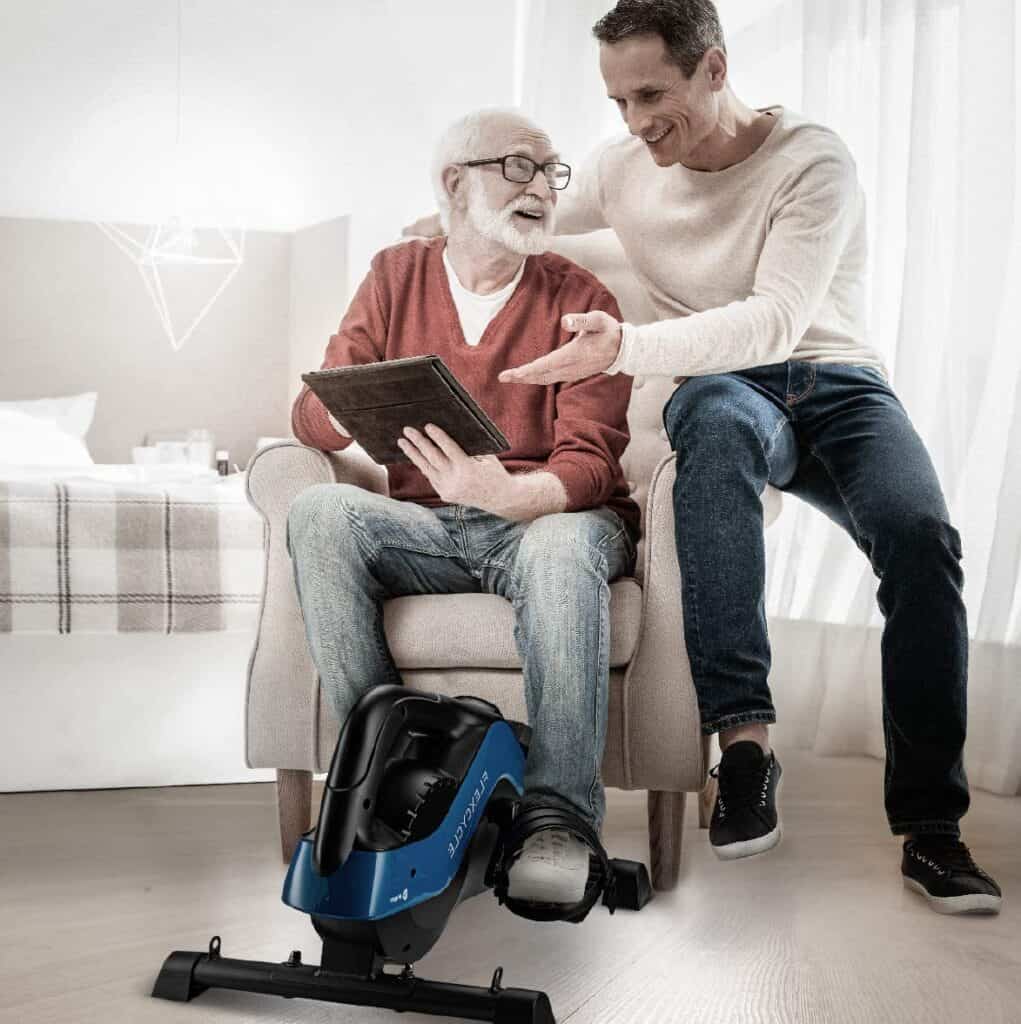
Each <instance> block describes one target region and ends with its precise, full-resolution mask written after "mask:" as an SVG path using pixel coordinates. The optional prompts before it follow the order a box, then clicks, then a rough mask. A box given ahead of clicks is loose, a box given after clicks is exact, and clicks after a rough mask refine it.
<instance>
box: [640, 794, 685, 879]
mask: <svg viewBox="0 0 1021 1024" xmlns="http://www.w3.org/2000/svg"><path fill="white" fill-rule="evenodd" d="M686 796H687V794H686V793H668V792H663V791H662V790H656V789H650V790H649V796H648V812H649V861H650V863H651V865H652V887H653V889H655V890H656V891H657V892H667V891H668V890H670V889H673V888H674V887H675V886H676V885H677V876H678V874H679V873H680V870H681V839H682V837H683V834H684V800H685V797H686Z"/></svg>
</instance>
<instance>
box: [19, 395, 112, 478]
mask: <svg viewBox="0 0 1021 1024" xmlns="http://www.w3.org/2000/svg"><path fill="white" fill-rule="evenodd" d="M5 404H6V403H0V465H2V464H7V465H11V466H92V465H94V463H93V461H92V456H91V455H89V450H88V448H86V447H85V442H84V441H82V439H81V438H80V437H74V436H73V435H72V434H68V433H66V432H65V431H63V430H61V429H60V427H59V426H58V425H57V422H56V420H53V419H42V418H40V417H38V416H29V415H28V414H27V413H24V412H20V411H18V410H16V409H7V408H3V407H2V406H3V405H5Z"/></svg>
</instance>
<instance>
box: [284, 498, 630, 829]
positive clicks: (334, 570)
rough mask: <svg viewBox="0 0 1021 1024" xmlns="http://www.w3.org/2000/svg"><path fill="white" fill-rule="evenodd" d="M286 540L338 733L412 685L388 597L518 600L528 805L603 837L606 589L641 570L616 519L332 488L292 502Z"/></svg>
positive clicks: (601, 511) (606, 514)
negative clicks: (399, 654) (364, 704)
mask: <svg viewBox="0 0 1021 1024" xmlns="http://www.w3.org/2000/svg"><path fill="white" fill-rule="evenodd" d="M287 535H288V550H289V551H290V553H291V558H292V561H293V563H294V574H295V581H296V584H297V588H298V599H299V602H300V604H301V609H302V613H303V615H304V619H305V631H306V635H307V638H308V645H309V650H310V651H311V653H312V658H313V660H314V662H315V664H316V668H317V669H318V670H319V677H320V680H321V683H322V686H323V688H324V690H325V692H326V694H327V695H328V697H329V699H330V702H331V704H332V706H333V710H334V712H335V713H336V715H337V719H338V721H340V722H343V721H344V720H345V719H346V718H347V715H348V714H349V712H350V711H351V709H352V707H353V706H354V704H355V703H356V701H357V700H358V698H359V697H360V696H361V695H362V694H363V693H365V692H366V691H367V690H370V689H371V688H372V687H374V686H377V685H379V684H381V683H401V681H402V680H401V677H400V675H399V673H398V671H397V667H396V666H395V664H394V661H393V658H392V656H391V654H390V649H389V647H388V645H387V642H386V636H385V634H384V632H383V619H382V611H381V602H382V601H383V600H385V599H386V598H390V597H401V596H404V595H408V594H460V593H489V594H499V595H500V596H501V597H505V598H506V599H507V600H508V601H510V602H511V603H512V605H513V606H514V613H515V627H514V640H515V643H516V644H517V649H518V652H519V654H520V656H521V662H522V667H523V674H524V684H525V700H526V704H527V708H528V718H529V722H530V724H531V726H532V742H531V746H530V748H529V753H528V760H527V763H526V766H525V794H526V796H525V803H526V804H527V803H533V802H540V801H541V802H547V803H552V804H556V805H559V806H561V807H565V808H566V809H568V810H572V811H574V813H576V814H579V815H580V816H581V817H583V818H584V819H585V820H586V821H587V822H588V823H589V824H591V825H593V826H594V827H595V828H596V829H599V828H600V827H601V826H602V822H603V817H604V814H605V797H604V794H603V787H602V783H601V781H600V777H599V773H600V766H601V764H602V759H603V748H604V745H605V741H606V715H607V702H608V689H609V671H610V670H609V660H610V628H609V583H610V582H611V581H612V580H614V579H616V578H617V577H619V576H623V575H627V574H630V573H632V572H633V571H634V561H635V543H634V540H633V539H632V538H631V537H630V536H629V534H628V531H627V529H626V528H625V526H624V524H623V522H622V521H621V519H620V517H619V516H618V515H617V513H616V512H614V511H612V510H611V509H608V508H597V509H592V510H590V511H586V512H568V513H558V514H555V515H548V516H542V517H540V518H539V519H536V520H533V521H532V522H528V523H520V522H514V521H511V520H508V519H502V518H501V517H499V516H495V515H492V514H491V513H489V512H483V511H482V510H481V509H477V508H472V507H470V506H465V505H445V506H441V507H439V508H426V507H424V506H422V505H418V504H416V503H414V502H408V501H395V500H393V499H392V498H388V497H385V496H383V495H379V494H373V493H371V492H369V491H365V490H362V489H361V488H359V487H355V486H352V485H349V484H322V485H319V486H315V487H310V488H308V489H307V490H305V491H303V492H302V493H301V494H300V495H299V496H298V497H297V499H295V501H294V503H293V504H292V506H291V510H290V514H289V516H288V520H287Z"/></svg>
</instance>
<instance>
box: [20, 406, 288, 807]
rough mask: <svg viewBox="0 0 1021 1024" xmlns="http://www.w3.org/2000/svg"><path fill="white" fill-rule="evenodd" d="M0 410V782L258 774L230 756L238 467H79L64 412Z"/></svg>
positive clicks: (254, 591)
mask: <svg viewBox="0 0 1021 1024" xmlns="http://www.w3.org/2000/svg"><path fill="white" fill-rule="evenodd" d="M93 403H94V397H93ZM13 404H14V403H0V666H2V672H0V687H2V693H3V713H2V714H0V791H4V792H13V791H23V790H47V789H89V788H107V787H118V786H159V785H181V784H207V783H219V782H238V781H262V780H267V779H271V778H272V777H273V775H272V772H269V771H252V770H250V769H249V768H248V767H247V765H246V764H245V760H244V731H243V709H244V697H245V686H246V676H247V666H248V659H249V656H250V654H251V650H252V644H253V639H254V635H255V630H256V624H257V619H258V614H259V601H260V596H261V591H262V574H263V524H262V521H261V519H260V518H259V516H258V514H257V513H256V512H255V510H254V509H253V508H252V507H251V505H249V503H248V500H247V497H246V495H245V490H244V475H243V474H240V473H237V474H233V475H231V476H228V477H225V478H221V477H218V476H217V475H216V474H215V473H214V472H213V471H211V470H208V469H205V468H202V467H199V468H196V467H187V466H134V465H112V464H111V465H96V464H93V463H92V461H91V458H89V457H88V454H87V450H86V449H85V448H84V443H83V438H84V430H82V429H81V427H82V422H81V419H80V420H79V422H78V423H77V424H75V425H72V426H71V427H69V426H68V424H67V423H66V422H62V421H61V419H60V417H59V415H56V414H54V413H53V412H52V410H48V411H47V414H46V415H45V416H40V415H38V410H32V409H30V410H29V411H28V412H27V413H25V412H24V411H23V410H21V409H12V408H11V406H12V405H13ZM25 404H28V403H25ZM33 414H34V415H35V418H34V419H33V420H32V422H28V421H26V419H25V416H28V417H29V418H30V419H31V418H32V416H33ZM88 419H89V422H91V416H89V417H88ZM51 427H52V428H53V429H51ZM12 428H13V431H14V432H13V433H12ZM85 429H87V425H86V426H85ZM75 431H80V433H79V434H77V435H76V433H75ZM58 435H59V436H58ZM12 438H14V440H12ZM68 438H70V439H71V440H68ZM40 439H41V440H40Z"/></svg>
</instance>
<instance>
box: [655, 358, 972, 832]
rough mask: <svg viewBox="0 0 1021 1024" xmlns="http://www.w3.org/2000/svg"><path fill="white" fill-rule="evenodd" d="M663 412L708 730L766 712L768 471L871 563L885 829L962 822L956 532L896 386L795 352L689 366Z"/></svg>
mask: <svg viewBox="0 0 1021 1024" xmlns="http://www.w3.org/2000/svg"><path fill="white" fill-rule="evenodd" d="M663 419H664V425H665V426H666V429H667V432H668V434H669V436H670V438H671V440H672V444H673V448H674V451H675V452H676V453H677V456H676V457H677V482H676V486H675V488H674V513H675V530H676V546H677V557H678V563H679V566H680V570H681V579H682V586H683V600H684V635H685V640H686V642H687V648H688V656H689V659H690V661H691V670H692V675H693V677H694V681H695V688H696V691H697V693H698V701H699V710H700V714H701V718H702V729H703V731H704V732H706V733H712V732H718V731H720V730H722V729H726V728H729V727H731V726H735V725H739V724H741V723H745V722H775V721H776V715H775V712H774V709H773V703H772V699H771V697H770V691H769V686H768V684H767V677H768V675H769V667H770V650H769V639H768V637H767V633H766V611H765V601H764V594H763V591H764V585H765V542H764V539H763V533H762V506H761V501H760V495H761V493H762V491H763V489H764V488H765V486H766V484H767V483H770V484H772V485H773V486H775V487H777V488H779V489H780V490H782V491H785V492H787V493H790V494H795V495H797V496H798V497H799V498H801V499H803V500H804V501H806V502H808V503H809V504H811V505H814V506H815V507H816V508H818V509H820V510H821V511H822V512H824V513H825V514H826V515H827V516H828V517H829V518H830V519H832V520H833V521H834V522H835V523H837V524H838V525H839V526H841V527H843V529H844V530H846V531H847V533H848V534H850V536H851V539H852V540H853V541H854V542H855V544H856V545H857V546H858V547H859V548H860V549H861V551H862V552H863V553H864V555H865V557H866V558H868V560H869V561H870V563H871V564H872V568H873V571H874V572H875V574H876V576H877V577H878V578H879V587H878V591H877V598H878V601H879V607H880V610H881V611H882V613H883V616H884V619H885V625H884V629H883V638H882V678H883V726H884V734H885V739H886V775H885V801H886V814H887V818H888V821H889V823H890V828H891V830H892V831H893V833H894V834H896V835H900V834H903V833H906V832H915V833H924V832H928V833H942V834H947V835H957V834H959V831H960V829H959V825H958V822H959V820H960V818H961V817H962V816H963V815H964V814H965V812H966V811H967V809H968V802H969V796H968V782H967V778H966V776H965V772H964V765H963V760H962V752H963V748H964V737H965V728H966V688H967V660H968V629H967V622H966V617H965V609H964V602H963V600H962V598H961V590H962V587H963V582H964V577H963V574H962V572H961V566H960V561H961V539H960V536H959V534H958V533H957V531H956V530H955V529H954V527H953V526H951V524H950V519H949V515H948V513H947V507H946V502H945V501H944V498H943V494H942V491H941V490H940V485H939V481H938V480H937V478H936V473H935V470H934V469H933V465H932V462H931V460H930V459H929V455H928V453H927V452H926V450H925V447H924V445H923V444H922V441H921V439H920V438H919V436H918V434H917V433H916V432H915V430H914V428H913V426H912V425H911V421H910V420H909V419H908V416H907V413H906V412H905V410H904V407H903V406H902V405H901V403H900V401H899V400H898V398H897V396H896V395H895V394H894V393H893V391H892V390H891V388H890V387H889V385H888V384H887V383H886V382H885V380H884V379H883V377H882V375H881V374H880V373H879V372H878V371H875V370H871V369H866V368H864V367H860V366H851V365H845V364H832V363H811V362H804V361H791V362H787V363H777V364H775V365H770V366H758V367H754V368H752V369H749V370H743V371H740V372H737V373H726V374H714V375H711V376H706V377H694V378H691V379H690V380H688V381H686V382H685V383H683V384H682V385H681V386H680V387H678V388H677V390H676V391H675V392H674V393H673V395H672V396H671V397H670V400H669V401H668V402H667V404H666V406H665V408H664V410H663Z"/></svg>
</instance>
